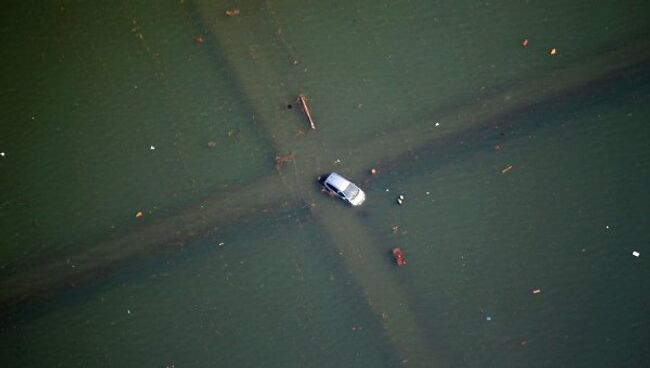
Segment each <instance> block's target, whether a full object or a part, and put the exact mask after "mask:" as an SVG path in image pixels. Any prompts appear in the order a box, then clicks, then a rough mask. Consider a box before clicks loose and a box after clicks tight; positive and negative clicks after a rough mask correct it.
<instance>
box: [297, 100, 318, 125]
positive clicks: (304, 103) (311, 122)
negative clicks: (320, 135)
mask: <svg viewBox="0 0 650 368" xmlns="http://www.w3.org/2000/svg"><path fill="white" fill-rule="evenodd" d="M298 101H299V102H300V105H301V106H302V110H303V111H304V112H305V115H306V116H307V121H308V122H309V127H310V128H311V129H312V130H316V124H314V119H312V117H311V110H309V106H307V99H306V98H305V96H304V95H302V94H301V95H299V96H298Z"/></svg>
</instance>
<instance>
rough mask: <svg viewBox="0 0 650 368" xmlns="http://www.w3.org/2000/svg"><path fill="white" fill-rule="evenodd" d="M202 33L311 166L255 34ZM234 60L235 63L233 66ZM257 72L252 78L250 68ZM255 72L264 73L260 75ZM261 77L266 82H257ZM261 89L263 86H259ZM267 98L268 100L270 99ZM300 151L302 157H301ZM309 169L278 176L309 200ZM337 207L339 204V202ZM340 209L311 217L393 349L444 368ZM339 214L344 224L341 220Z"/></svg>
mask: <svg viewBox="0 0 650 368" xmlns="http://www.w3.org/2000/svg"><path fill="white" fill-rule="evenodd" d="M216 11H217V9H209V8H201V9H200V10H199V13H200V14H214V13H215V12H216ZM204 27H205V28H206V29H209V28H212V29H213V30H214V31H213V33H212V36H213V37H214V39H216V40H218V42H219V49H221V50H222V51H223V52H224V57H225V58H226V59H230V60H233V61H232V62H230V63H229V65H230V67H231V68H232V69H233V70H234V71H235V74H236V75H237V76H238V78H239V82H240V83H239V84H240V86H241V88H242V89H243V94H245V95H247V96H248V100H249V104H251V105H253V106H254V108H255V110H256V111H258V112H259V113H261V114H262V117H263V121H264V122H266V123H267V124H269V125H268V126H267V127H266V129H267V131H268V133H269V136H271V137H273V140H274V142H275V144H274V145H275V146H276V147H279V148H280V149H282V150H284V151H286V152H298V154H296V155H295V157H294V163H296V164H297V165H298V166H300V167H302V166H311V165H309V161H308V160H307V159H306V155H307V154H308V155H309V156H314V155H318V148H317V147H314V146H313V144H311V143H309V141H310V140H309V139H296V137H295V136H294V135H293V134H290V133H289V134H288V132H290V131H291V127H290V126H289V125H288V124H283V121H282V120H280V119H278V116H277V112H278V111H277V104H276V103H275V102H273V98H274V97H275V98H277V96H278V95H281V94H282V89H283V88H282V86H284V82H283V81H281V80H280V79H279V75H278V73H277V71H276V70H274V68H273V66H272V65H271V64H272V62H269V61H270V60H272V59H271V58H269V57H267V53H266V52H263V50H258V51H256V50H254V51H255V52H256V53H255V54H253V55H251V54H250V50H246V45H255V44H256V37H258V36H259V35H258V34H255V33H254V32H252V31H251V30H250V28H248V26H247V25H246V23H245V22H244V21H241V22H220V21H217V22H213V23H210V22H209V21H208V20H207V19H206V21H205V23H204ZM233 32H235V33H236V34H237V41H236V42H235V41H233V40H234V38H231V37H228V36H227V35H228V34H231V33H233ZM234 60H237V61H238V62H237V63H235V62H234ZM253 69H254V70H257V71H258V72H257V73H255V75H254V76H252V75H253V74H252V73H248V72H247V71H248V70H253ZM259 71H263V72H262V73H260V72H259ZM260 75H263V76H264V80H263V81H260V80H259V78H260ZM260 86H266V88H264V87H260ZM269 99H271V100H269ZM300 153H305V155H303V156H301V155H300ZM315 175H316V173H315V171H313V168H311V169H305V170H304V171H301V172H299V171H298V169H296V170H295V171H294V172H293V175H292V174H291V172H289V174H288V175H282V178H283V181H284V183H285V184H286V185H287V186H290V187H293V192H294V193H302V195H301V197H302V198H303V199H304V200H305V201H307V202H311V199H310V198H311V196H312V195H311V192H312V191H313V190H312V188H313V183H314V179H315ZM337 204H338V203H337ZM341 210H343V211H346V209H342V208H341V207H340V206H336V205H335V204H333V203H326V204H325V205H324V206H322V207H315V208H314V209H313V213H314V215H315V217H316V218H317V219H318V220H319V222H320V223H321V224H323V226H324V227H325V229H326V230H327V232H328V234H329V236H330V238H331V239H333V243H334V244H335V245H336V246H337V247H338V250H339V252H340V253H343V254H349V256H346V257H345V258H344V259H345V265H346V266H347V269H348V271H349V273H350V275H351V276H352V278H353V279H354V280H355V282H356V284H357V285H359V287H360V288H361V289H362V290H363V292H364V294H365V298H366V300H367V301H368V304H369V306H370V308H371V310H372V311H373V312H374V314H375V315H376V317H377V319H378V320H379V321H380V322H381V325H382V326H383V328H384V330H385V331H386V334H387V336H388V337H389V339H390V341H391V344H392V346H393V347H394V348H395V350H396V351H397V352H399V354H400V355H401V356H402V358H403V359H404V360H405V361H408V363H409V365H410V366H422V367H425V366H442V365H441V364H440V363H439V360H440V359H439V358H436V357H435V356H434V354H433V352H432V351H431V346H430V345H431V344H429V343H428V339H427V338H426V337H425V335H424V331H422V330H421V329H420V328H419V325H418V323H417V320H416V318H415V316H414V315H413V314H412V313H411V311H410V308H409V307H408V303H407V298H406V296H405V295H404V293H403V292H402V289H401V288H400V287H399V285H397V283H396V281H395V280H394V278H392V277H391V274H390V273H387V272H386V262H385V259H384V257H382V253H381V252H377V248H376V246H375V244H374V243H373V242H372V241H371V239H370V236H369V235H368V233H367V229H365V228H364V227H363V226H362V225H361V223H360V222H359V220H358V219H356V218H350V217H351V216H354V214H353V213H352V212H350V211H347V212H346V213H344V214H341ZM342 215H345V216H346V221H340V218H341V216H342Z"/></svg>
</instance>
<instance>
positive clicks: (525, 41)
mask: <svg viewBox="0 0 650 368" xmlns="http://www.w3.org/2000/svg"><path fill="white" fill-rule="evenodd" d="M521 46H523V47H526V46H528V39H527V38H524V40H523V41H521Z"/></svg>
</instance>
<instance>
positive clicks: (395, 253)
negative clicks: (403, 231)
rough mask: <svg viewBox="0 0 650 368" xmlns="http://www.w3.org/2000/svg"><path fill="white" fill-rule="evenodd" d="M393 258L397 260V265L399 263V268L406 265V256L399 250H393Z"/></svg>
mask: <svg viewBox="0 0 650 368" xmlns="http://www.w3.org/2000/svg"><path fill="white" fill-rule="evenodd" d="M393 258H395V263H397V265H398V266H404V265H405V264H406V259H405V258H404V254H403V253H402V250H401V249H399V248H393Z"/></svg>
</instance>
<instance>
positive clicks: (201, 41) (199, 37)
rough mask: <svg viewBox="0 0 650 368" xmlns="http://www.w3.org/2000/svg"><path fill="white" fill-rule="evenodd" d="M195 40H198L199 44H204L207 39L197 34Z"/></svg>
mask: <svg viewBox="0 0 650 368" xmlns="http://www.w3.org/2000/svg"><path fill="white" fill-rule="evenodd" d="M194 41H196V43H198V44H202V43H203V42H204V41H205V40H204V39H203V36H196V38H195V39H194Z"/></svg>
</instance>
